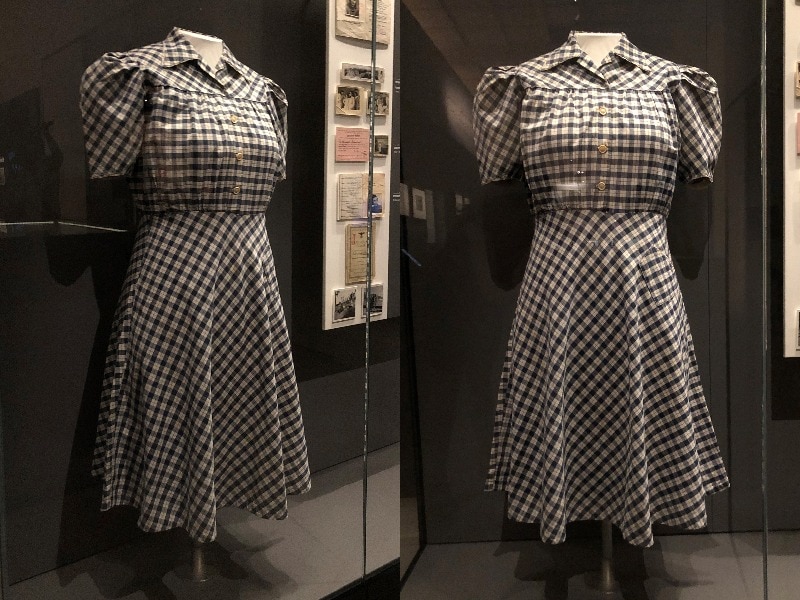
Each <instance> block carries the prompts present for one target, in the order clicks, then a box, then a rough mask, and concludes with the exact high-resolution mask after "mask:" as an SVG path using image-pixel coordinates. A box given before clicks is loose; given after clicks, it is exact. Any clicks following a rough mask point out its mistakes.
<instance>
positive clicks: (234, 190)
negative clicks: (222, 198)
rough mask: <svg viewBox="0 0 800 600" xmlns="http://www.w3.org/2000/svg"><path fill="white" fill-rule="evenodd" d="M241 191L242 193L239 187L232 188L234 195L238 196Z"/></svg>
mask: <svg viewBox="0 0 800 600" xmlns="http://www.w3.org/2000/svg"><path fill="white" fill-rule="evenodd" d="M241 191H242V188H241V187H239V186H238V185H237V186H234V188H233V193H234V194H238V193H239V192H241Z"/></svg>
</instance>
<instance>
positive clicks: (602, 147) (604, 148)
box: [597, 144, 608, 154]
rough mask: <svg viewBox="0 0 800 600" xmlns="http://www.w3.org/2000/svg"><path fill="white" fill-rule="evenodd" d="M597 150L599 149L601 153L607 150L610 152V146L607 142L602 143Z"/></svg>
mask: <svg viewBox="0 0 800 600" xmlns="http://www.w3.org/2000/svg"><path fill="white" fill-rule="evenodd" d="M597 151H598V152H599V153H600V154H605V153H606V152H608V146H606V145H605V144H600V145H599V146H598V147H597Z"/></svg>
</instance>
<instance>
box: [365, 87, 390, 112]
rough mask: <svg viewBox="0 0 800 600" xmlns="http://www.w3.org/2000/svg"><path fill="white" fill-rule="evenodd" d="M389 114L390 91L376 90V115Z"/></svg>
mask: <svg viewBox="0 0 800 600" xmlns="http://www.w3.org/2000/svg"><path fill="white" fill-rule="evenodd" d="M369 106H372V94H370V102H369ZM388 114H389V92H375V116H376V117H385V116H386V115H388Z"/></svg>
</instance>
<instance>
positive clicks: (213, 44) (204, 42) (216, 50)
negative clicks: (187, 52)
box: [178, 28, 222, 71]
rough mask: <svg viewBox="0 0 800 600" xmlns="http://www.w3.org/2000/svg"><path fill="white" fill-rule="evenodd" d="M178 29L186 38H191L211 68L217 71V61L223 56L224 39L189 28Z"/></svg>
mask: <svg viewBox="0 0 800 600" xmlns="http://www.w3.org/2000/svg"><path fill="white" fill-rule="evenodd" d="M178 31H179V32H180V34H181V35H182V36H183V37H184V38H186V39H187V40H189V42H190V43H191V44H192V46H193V47H194V49H195V50H196V51H197V53H198V54H199V55H200V56H201V58H202V59H203V60H204V61H205V62H206V64H208V66H209V67H211V70H212V71H215V70H216V68H217V63H219V61H220V59H221V58H222V40H221V39H219V38H216V37H213V36H210V35H204V34H202V33H195V32H194V31H189V30H188V29H180V28H179V29H178Z"/></svg>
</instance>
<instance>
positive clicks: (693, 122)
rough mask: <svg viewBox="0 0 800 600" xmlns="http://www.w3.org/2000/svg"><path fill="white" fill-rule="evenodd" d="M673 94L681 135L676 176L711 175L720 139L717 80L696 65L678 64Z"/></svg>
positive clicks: (720, 120)
mask: <svg viewBox="0 0 800 600" xmlns="http://www.w3.org/2000/svg"><path fill="white" fill-rule="evenodd" d="M672 98H673V101H674V103H675V108H676V112H677V117H678V126H679V129H680V136H681V147H680V155H679V157H678V178H679V179H681V180H682V181H689V182H691V181H695V180H697V179H701V178H704V177H707V178H708V179H713V178H714V167H715V165H716V164H717V156H718V155H719V149H720V144H721V141H722V111H721V109H720V101H719V91H718V89H717V82H716V81H714V79H713V78H712V77H711V76H710V75H709V74H708V73H706V72H705V71H702V70H700V69H698V68H696V67H686V66H682V67H681V78H680V80H679V81H677V82H676V84H675V85H673V88H672Z"/></svg>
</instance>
